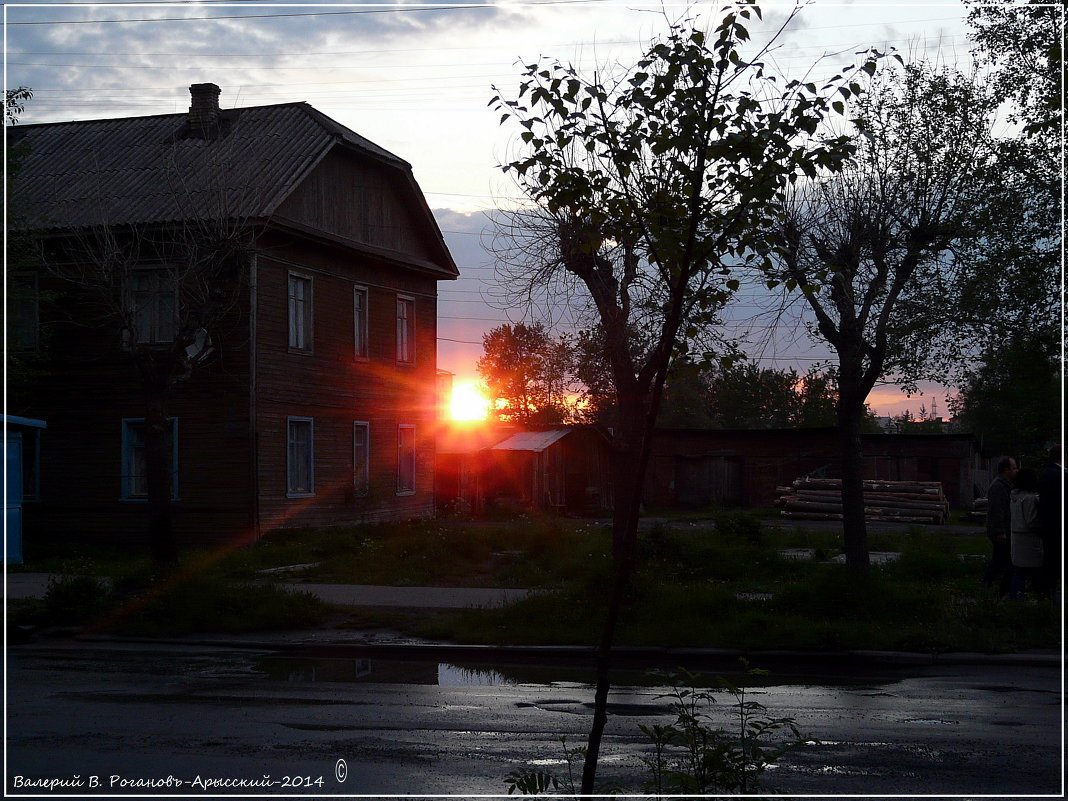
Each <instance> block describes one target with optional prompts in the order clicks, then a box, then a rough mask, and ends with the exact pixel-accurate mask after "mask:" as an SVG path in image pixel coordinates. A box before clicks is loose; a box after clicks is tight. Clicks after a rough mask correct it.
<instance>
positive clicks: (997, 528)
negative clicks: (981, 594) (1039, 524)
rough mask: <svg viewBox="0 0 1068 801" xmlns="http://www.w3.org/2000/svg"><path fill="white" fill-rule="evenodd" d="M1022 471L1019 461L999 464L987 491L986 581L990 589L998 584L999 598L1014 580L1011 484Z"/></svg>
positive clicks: (1004, 461) (1004, 460)
mask: <svg viewBox="0 0 1068 801" xmlns="http://www.w3.org/2000/svg"><path fill="white" fill-rule="evenodd" d="M1019 471H1020V468H1019V467H1018V466H1017V464H1016V460H1015V459H1013V458H1012V457H1011V456H1006V457H1005V458H1004V459H1002V460H1001V461H999V462H998V475H997V478H995V479H994V481H993V482H992V483H991V484H990V489H988V490H987V491H986V504H987V506H986V535H987V536H988V537H989V538H990V544H991V545H992V546H993V553H992V555H991V557H990V565H989V566H988V567H987V569H986V578H985V579H984V581H985V582H986V584H987V585H988V586H989V585H991V584H993V583H994V582H995V581H998V582H999V585H998V595H1002V596H1003V595H1006V594H1007V593H1008V591H1009V582H1010V581H1011V580H1012V555H1011V552H1010V550H1009V528H1010V519H1009V495H1010V493H1011V492H1012V482H1013V479H1015V478H1016V474H1017V473H1018V472H1019Z"/></svg>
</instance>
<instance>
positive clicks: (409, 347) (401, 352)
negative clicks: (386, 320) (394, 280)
mask: <svg viewBox="0 0 1068 801" xmlns="http://www.w3.org/2000/svg"><path fill="white" fill-rule="evenodd" d="M402 309H403V310H404V314H401V310H402ZM396 329H397V330H396V338H397V354H396V355H397V364H415V298H414V297H413V296H411V295H397V325H396Z"/></svg>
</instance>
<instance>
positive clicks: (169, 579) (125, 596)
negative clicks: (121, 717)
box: [11, 572, 332, 637]
mask: <svg viewBox="0 0 1068 801" xmlns="http://www.w3.org/2000/svg"><path fill="white" fill-rule="evenodd" d="M331 613H332V609H331V608H330V607H329V606H327V605H326V604H323V603H322V602H321V601H319V599H318V598H316V597H314V596H312V595H310V594H308V593H294V592H287V591H286V590H284V589H282V588H279V587H275V586H271V585H258V584H250V583H247V582H241V581H234V580H231V579H229V578H226V577H224V576H221V575H219V574H217V573H211V572H209V573H205V574H199V575H189V574H180V573H175V574H174V575H170V576H162V577H155V576H152V575H150V574H147V573H145V574H142V575H141V576H134V575H132V574H129V573H125V574H123V575H121V576H120V577H119V578H118V579H116V580H114V581H109V580H104V579H101V578H97V577H95V576H90V575H71V576H63V577H61V578H58V579H53V580H51V581H50V582H49V586H48V589H47V591H46V592H45V596H44V599H43V600H40V601H32V602H29V603H24V604H20V605H19V607H18V608H17V609H16V610H15V612H14V614H13V615H12V618H11V622H12V623H13V624H15V625H18V626H34V627H43V628H53V627H60V628H64V629H68V628H76V629H81V630H83V631H89V632H93V633H100V634H124V635H135V636H148V637H172V636H181V635H185V634H194V633H204V632H219V633H243V632H251V631H262V630H270V629H293V628H309V627H315V626H319V625H322V624H323V623H325V622H326V620H327V617H328V616H329V615H330V614H331Z"/></svg>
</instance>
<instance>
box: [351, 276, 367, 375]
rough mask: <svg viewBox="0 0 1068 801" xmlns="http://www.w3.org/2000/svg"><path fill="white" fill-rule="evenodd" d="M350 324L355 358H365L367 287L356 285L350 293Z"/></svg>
mask: <svg viewBox="0 0 1068 801" xmlns="http://www.w3.org/2000/svg"><path fill="white" fill-rule="evenodd" d="M352 326H353V344H354V353H355V355H356V358H357V359H366V358H367V357H368V354H369V351H368V349H367V287H363V286H358V287H356V288H355V289H354V290H353V293H352Z"/></svg>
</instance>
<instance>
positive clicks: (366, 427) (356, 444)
mask: <svg viewBox="0 0 1068 801" xmlns="http://www.w3.org/2000/svg"><path fill="white" fill-rule="evenodd" d="M370 484H371V425H370V423H365V422H362V421H359V420H357V421H356V422H355V423H353V424H352V489H353V491H354V492H355V493H356V495H358V496H362V495H366V494H367V491H368V489H369V488H370Z"/></svg>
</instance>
